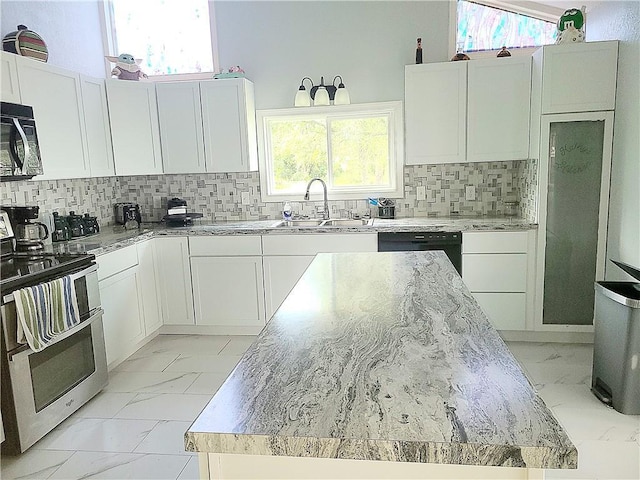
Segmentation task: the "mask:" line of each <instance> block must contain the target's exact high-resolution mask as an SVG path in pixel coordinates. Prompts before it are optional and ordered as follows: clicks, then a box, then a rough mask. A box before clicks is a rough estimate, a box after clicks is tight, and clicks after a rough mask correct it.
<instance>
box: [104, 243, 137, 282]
mask: <svg viewBox="0 0 640 480" xmlns="http://www.w3.org/2000/svg"><path fill="white" fill-rule="evenodd" d="M96 262H97V263H98V266H99V268H98V280H104V279H105V278H108V277H110V276H112V275H115V274H116V273H118V272H122V271H124V270H126V269H127V268H131V267H133V266H135V265H137V264H138V251H137V249H136V246H135V245H130V246H128V247H125V248H122V249H119V250H116V251H115V252H110V253H105V254H104V255H100V256H98V257H96Z"/></svg>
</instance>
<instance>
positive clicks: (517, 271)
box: [462, 253, 527, 292]
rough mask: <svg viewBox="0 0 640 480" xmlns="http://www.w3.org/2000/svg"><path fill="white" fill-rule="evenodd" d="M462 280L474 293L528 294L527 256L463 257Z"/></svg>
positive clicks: (483, 255) (480, 255) (492, 255)
mask: <svg viewBox="0 0 640 480" xmlns="http://www.w3.org/2000/svg"><path fill="white" fill-rule="evenodd" d="M462 280H463V281H464V283H465V284H466V285H467V287H468V288H469V290H470V291H472V292H526V291H527V255H526V254H520V253H514V254H479V255H477V254H468V255H463V256H462Z"/></svg>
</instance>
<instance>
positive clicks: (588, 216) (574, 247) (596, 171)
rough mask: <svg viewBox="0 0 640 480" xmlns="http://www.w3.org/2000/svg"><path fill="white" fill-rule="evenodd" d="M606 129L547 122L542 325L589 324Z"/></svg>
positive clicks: (599, 125)
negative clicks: (547, 146)
mask: <svg viewBox="0 0 640 480" xmlns="http://www.w3.org/2000/svg"><path fill="white" fill-rule="evenodd" d="M604 133H605V122H604V121H573V122H554V123H551V124H550V128H549V175H548V192H547V221H546V231H545V235H546V246H545V262H544V266H545V268H544V302H543V320H542V322H543V324H546V325H557V324H564V325H592V323H593V305H594V281H595V275H596V263H597V252H598V221H599V205H600V194H601V192H600V189H601V188H600V187H601V181H602V180H601V179H602V163H603V144H604Z"/></svg>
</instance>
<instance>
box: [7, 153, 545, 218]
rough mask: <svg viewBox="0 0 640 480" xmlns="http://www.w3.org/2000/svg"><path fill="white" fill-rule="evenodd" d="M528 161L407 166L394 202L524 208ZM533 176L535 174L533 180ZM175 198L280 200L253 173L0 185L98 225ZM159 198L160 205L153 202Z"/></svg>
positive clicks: (365, 209)
mask: <svg viewBox="0 0 640 480" xmlns="http://www.w3.org/2000/svg"><path fill="white" fill-rule="evenodd" d="M530 163H531V162H524V161H520V162H484V163H470V164H449V165H420V166H414V167H405V168H404V180H405V182H404V183H405V187H404V190H405V192H404V198H403V199H400V200H398V201H397V205H396V216H398V217H413V216H421V217H426V216H429V217H436V216H449V215H451V214H460V215H465V216H479V215H500V214H502V213H503V212H504V202H512V201H520V202H521V205H522V206H523V213H524V214H525V215H529V216H528V217H527V218H532V215H535V213H533V214H530V213H529V211H528V209H529V208H531V207H530V203H529V200H528V199H530V198H531V197H532V192H535V189H536V184H535V183H534V182H532V178H531V172H535V170H536V169H535V163H534V164H533V165H530ZM533 180H535V179H533ZM469 184H473V185H476V200H473V201H467V200H465V186H466V185H469ZM420 185H425V186H426V187H427V198H426V200H417V198H416V188H417V187H418V186H420ZM242 192H248V193H249V205H242V202H241V201H240V198H241V194H242ZM174 196H176V197H180V198H182V199H184V200H186V201H187V204H188V207H189V211H191V212H198V213H202V214H203V215H204V220H206V221H233V220H263V219H274V220H275V219H279V218H280V216H281V210H282V204H281V203H279V202H272V203H264V202H262V200H261V198H260V178H259V175H258V173H257V172H251V173H219V174H192V175H149V176H135V177H105V178H90V179H74V180H43V181H21V182H8V183H2V184H0V204H1V205H7V204H16V205H34V204H37V205H39V206H40V213H41V214H47V213H52V212H54V211H57V212H59V213H61V214H68V213H69V212H70V211H72V210H73V211H75V212H76V213H77V214H84V213H90V214H91V215H95V216H96V217H98V222H99V223H100V225H102V226H106V225H109V224H112V223H113V222H114V218H113V204H114V203H116V202H136V203H139V204H140V206H141V207H142V212H143V219H144V220H145V221H156V222H157V221H160V220H161V219H162V217H163V216H164V214H165V213H166V205H167V199H169V198H172V197H174ZM300 200H301V201H299V202H291V205H292V207H293V210H294V212H295V213H297V214H299V215H308V216H316V212H315V209H316V208H317V207H322V197H321V196H320V195H313V196H312V198H311V201H310V202H306V201H303V200H302V198H301V199H300ZM158 203H159V204H160V205H161V206H160V207H158V206H157V205H158ZM329 205H330V208H331V213H332V215H334V216H346V215H347V214H348V212H352V213H358V214H360V215H364V214H366V213H369V212H370V210H369V205H368V202H367V200H357V201H356V200H352V201H332V202H329ZM373 213H374V215H375V212H373Z"/></svg>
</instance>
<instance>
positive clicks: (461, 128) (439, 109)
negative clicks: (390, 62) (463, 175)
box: [404, 62, 467, 165]
mask: <svg viewBox="0 0 640 480" xmlns="http://www.w3.org/2000/svg"><path fill="white" fill-rule="evenodd" d="M404 96H405V103H404V108H405V136H406V145H405V147H406V164H407V165H420V164H428V163H460V162H464V161H465V159H466V128H467V62H447V63H427V64H421V65H407V66H405V92H404Z"/></svg>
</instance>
